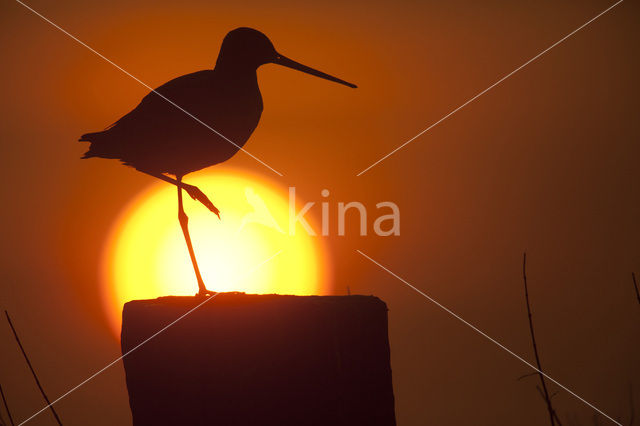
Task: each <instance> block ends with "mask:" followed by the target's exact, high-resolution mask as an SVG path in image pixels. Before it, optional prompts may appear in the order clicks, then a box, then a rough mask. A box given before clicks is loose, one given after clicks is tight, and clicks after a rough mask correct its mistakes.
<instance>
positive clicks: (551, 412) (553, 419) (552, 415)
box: [522, 252, 560, 426]
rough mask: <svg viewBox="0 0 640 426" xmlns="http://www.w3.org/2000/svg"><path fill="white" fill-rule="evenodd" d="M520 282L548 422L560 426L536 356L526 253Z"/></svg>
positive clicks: (536, 346)
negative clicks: (522, 285) (521, 282)
mask: <svg viewBox="0 0 640 426" xmlns="http://www.w3.org/2000/svg"><path fill="white" fill-rule="evenodd" d="M522 280H523V282H524V298H525V301H526V302H527V315H528V317H529V331H530V332H531V342H532V344H533V353H534V355H535V358H536V366H537V367H538V376H539V377H540V383H541V384H542V391H541V394H542V397H543V399H544V401H545V403H546V405H547V410H548V411H549V421H550V422H551V426H555V425H556V423H558V425H560V422H556V420H557V418H558V416H557V415H556V414H555V411H554V410H553V405H552V404H551V397H550V396H549V390H548V389H547V383H546V382H545V380H544V375H543V374H542V373H541V372H542V366H541V364H540V355H539V354H538V345H537V343H536V335H535V333H534V331H533V318H532V315H531V304H530V303H529V289H528V287H527V253H526V252H525V253H524V255H523V257H522Z"/></svg>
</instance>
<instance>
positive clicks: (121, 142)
mask: <svg viewBox="0 0 640 426" xmlns="http://www.w3.org/2000/svg"><path fill="white" fill-rule="evenodd" d="M225 74H226V73H225V71H224V70H222V71H221V70H219V69H214V70H204V71H198V72H195V73H192V74H187V75H184V76H181V77H178V78H176V79H174V80H171V81H169V82H168V83H166V84H163V85H162V86H160V87H158V88H157V89H156V90H155V91H154V92H151V93H149V94H148V95H147V96H145V97H144V99H142V101H141V102H140V104H139V105H138V106H137V107H136V108H135V109H133V110H132V111H131V112H129V113H128V114H126V115H125V116H123V117H122V118H120V119H119V120H118V121H116V122H115V123H114V124H113V125H111V126H110V127H109V128H107V129H106V130H104V131H101V132H96V133H88V134H85V135H83V136H82V137H81V139H80V140H81V141H90V142H91V147H90V148H89V151H88V152H87V153H86V154H85V155H84V157H83V158H90V157H102V158H115V159H118V160H121V161H122V162H123V163H124V164H126V165H129V166H132V167H135V168H136V169H138V170H141V171H151V172H155V173H169V174H172V175H176V176H183V175H185V174H187V173H191V172H194V171H197V170H200V169H203V168H205V167H208V166H212V165H214V164H218V163H221V162H223V161H226V160H228V159H229V158H231V157H232V156H233V155H234V154H235V153H236V152H237V151H238V150H239V149H240V147H242V146H243V145H244V144H245V143H246V142H247V140H248V139H249V137H250V136H251V134H252V133H253V131H254V130H255V128H256V126H257V125H258V122H259V120H260V115H261V114H262V108H263V107H262V96H261V95H260V89H259V88H258V80H257V76H256V72H255V70H252V72H245V73H243V74H244V75H243V74H240V75H238V74H236V75H235V76H228V75H225ZM229 77H233V78H229ZM156 92H157V93H156ZM158 93H160V94H161V95H162V96H164V97H165V98H167V99H170V100H171V102H172V103H170V102H168V101H167V100H166V99H164V98H163V97H161V96H160V95H158ZM174 104H175V105H174ZM178 107H180V108H178ZM183 110H184V111H188V113H189V114H187V113H185V112H184V111H183ZM194 117H197V120H196V118H194ZM200 121H202V123H205V124H206V125H207V126H208V127H207V126H205V125H203V124H202V123H201V122H200ZM209 127H210V128H212V129H215V131H216V132H218V133H216V132H214V131H212V130H211V129H210V128H209ZM221 135H223V136H224V137H223V136H221ZM225 138H226V139H225Z"/></svg>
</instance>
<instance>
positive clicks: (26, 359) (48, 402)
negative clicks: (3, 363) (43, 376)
mask: <svg viewBox="0 0 640 426" xmlns="http://www.w3.org/2000/svg"><path fill="white" fill-rule="evenodd" d="M4 314H5V315H6V316H7V321H9V326H10V327H11V331H13V336H14V337H15V338H16V342H18V346H19V347H20V350H21V351H22V356H24V360H25V361H27V365H28V366H29V369H30V370H31V374H32V375H33V378H34V379H35V381H36V385H38V389H40V393H41V394H42V397H43V398H44V400H45V401H46V402H47V405H48V407H49V409H50V410H51V413H52V414H53V417H55V418H56V421H57V422H58V424H59V425H60V426H62V422H61V421H60V417H58V413H56V410H55V409H54V408H53V405H51V401H49V398H47V394H46V393H45V392H44V389H43V388H42V385H41V384H40V380H38V376H37V374H36V372H35V370H34V369H33V366H32V365H31V361H29V357H28V356H27V353H26V352H25V350H24V348H23V347H22V343H20V338H19V337H18V333H17V332H16V329H15V328H14V327H13V323H12V322H11V317H9V312H7V311H4Z"/></svg>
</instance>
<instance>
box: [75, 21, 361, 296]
mask: <svg viewBox="0 0 640 426" xmlns="http://www.w3.org/2000/svg"><path fill="white" fill-rule="evenodd" d="M270 63H273V64H278V65H283V66H285V67H289V68H293V69H296V70H298V71H302V72H305V73H307V74H311V75H314V76H316V77H320V78H324V79H326V80H330V81H334V82H336V83H340V84H343V85H345V86H348V87H352V88H355V87H357V86H356V85H354V84H351V83H348V82H346V81H344V80H341V79H339V78H336V77H333V76H331V75H329V74H325V73H323V72H321V71H318V70H315V69H313V68H310V67H307V66H306V65H302V64H300V63H298V62H296V61H293V60H291V59H289V58H287V57H286V56H283V55H281V54H280V53H278V52H277V51H276V49H275V48H274V46H273V43H271V41H270V40H269V38H267V36H266V35H264V34H263V33H261V32H260V31H257V30H254V29H251V28H237V29H235V30H233V31H230V32H229V33H228V34H227V35H226V36H225V38H224V40H223V42H222V46H221V48H220V53H219V54H218V59H217V61H216V65H215V68H214V69H212V70H202V71H197V72H194V73H191V74H186V75H183V76H181V77H177V78H175V79H173V80H171V81H169V82H167V83H165V84H163V85H162V86H160V87H158V88H157V89H155V90H153V91H151V92H150V93H149V94H148V95H146V96H145V97H144V98H143V99H142V101H141V102H140V104H139V105H138V106H136V107H135V108H134V109H133V110H132V111H131V112H129V113H128V114H126V115H124V116H123V117H122V118H120V119H119V120H118V121H116V122H115V123H113V124H112V125H110V126H109V127H107V128H106V129H105V130H103V131H100V132H94V133H86V134H84V135H82V136H81V137H80V139H79V140H80V141H86V142H90V143H91V144H90V146H89V150H88V151H87V152H86V153H85V154H84V156H83V157H82V158H92V157H99V158H112V159H117V160H120V161H121V162H122V163H123V164H125V165H127V166H131V167H134V168H135V169H137V170H139V171H141V172H143V173H146V174H149V175H151V176H153V177H156V178H159V179H162V180H164V181H166V182H169V183H171V184H173V185H175V186H176V187H177V189H178V219H179V222H180V226H181V228H182V232H183V234H184V238H185V241H186V244H187V248H188V250H189V256H190V257H191V263H192V264H193V269H194V272H195V275H196V280H197V282H198V293H197V295H199V296H207V295H212V294H214V293H215V292H213V291H211V290H208V289H207V288H206V286H205V284H204V281H203V279H202V276H201V274H200V269H199V268H198V263H197V260H196V256H195V252H194V250H193V245H192V244H191V236H190V234H189V227H188V222H189V218H188V216H187V215H186V213H185V211H184V207H183V202H182V190H185V191H186V192H187V194H189V196H191V198H193V199H194V200H198V201H199V202H201V203H202V204H203V205H204V206H205V207H207V208H208V209H209V210H210V211H212V212H213V213H215V214H216V215H217V216H218V218H219V217H220V211H219V210H218V208H217V207H216V206H214V205H213V203H212V202H211V201H210V200H209V198H208V197H207V196H206V195H205V194H204V193H203V192H202V191H201V190H200V189H199V188H198V187H196V186H193V185H189V184H187V183H185V182H183V180H182V179H183V177H184V176H185V175H186V174H188V173H191V172H194V171H197V170H200V169H203V168H205V167H209V166H212V165H215V164H218V163H222V162H223V161H226V160H228V159H230V158H231V157H233V155H235V154H236V152H238V151H239V150H240V149H242V147H243V146H244V144H245V143H246V142H247V140H248V139H249V137H250V136H251V134H252V133H253V131H254V130H255V128H256V126H257V125H258V122H259V121H260V115H261V114H262V109H263V104H262V96H261V95H260V89H259V87H258V79H257V75H256V71H257V69H258V68H259V67H260V66H261V65H265V64H270ZM171 176H174V177H175V178H174V177H171Z"/></svg>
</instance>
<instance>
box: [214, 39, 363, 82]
mask: <svg viewBox="0 0 640 426" xmlns="http://www.w3.org/2000/svg"><path fill="white" fill-rule="evenodd" d="M271 63H273V64H278V65H282V66H285V67H289V68H293V69H295V70H298V71H302V72H305V73H307V74H311V75H315V76H316V77H320V78H324V79H326V80H330V81H334V82H336V83H340V84H344V85H345V86H349V87H353V88H355V87H357V86H356V85H355V84H351V83H349V82H346V81H344V80H341V79H339V78H336V77H333V76H331V75H329V74H325V73H323V72H321V71H318V70H315V69H313V68H311V67H308V66H306V65H302V64H301V63H299V62H296V61H294V60H291V59H289V58H287V57H286V56H284V55H281V54H280V53H278V52H277V51H276V48H275V47H273V43H271V40H269V38H268V37H267V36H266V35H264V34H263V33H261V32H260V31H258V30H254V29H252V28H246V27H241V28H236V29H235V30H233V31H229V33H228V34H227V35H226V36H225V38H224V40H223V41H222V47H221V48H220V54H219V55H218V61H217V63H216V68H217V67H225V66H226V67H232V68H236V69H238V68H250V69H257V68H258V67H259V66H261V65H264V64H271Z"/></svg>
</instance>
